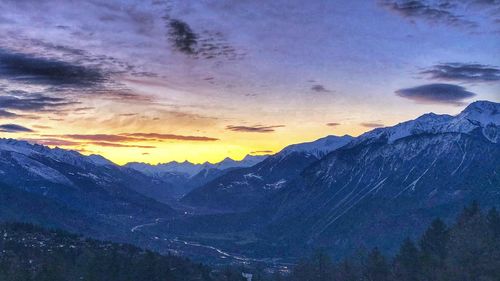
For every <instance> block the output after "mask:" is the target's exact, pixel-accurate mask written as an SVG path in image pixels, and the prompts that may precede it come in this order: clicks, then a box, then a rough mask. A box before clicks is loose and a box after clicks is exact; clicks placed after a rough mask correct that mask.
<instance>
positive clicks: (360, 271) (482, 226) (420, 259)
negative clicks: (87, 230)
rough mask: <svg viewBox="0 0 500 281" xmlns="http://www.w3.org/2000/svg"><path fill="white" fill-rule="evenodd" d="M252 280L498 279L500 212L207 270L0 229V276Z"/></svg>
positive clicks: (121, 247) (466, 212)
mask: <svg viewBox="0 0 500 281" xmlns="http://www.w3.org/2000/svg"><path fill="white" fill-rule="evenodd" d="M242 272H247V273H252V275H253V278H252V281H396V280H398V281H434V280H435V281H438V280H439V281H447V280H450V281H452V280H453V281H475V280H477V281H498V280H500V215H499V213H498V211H497V210H496V209H494V208H493V209H490V210H488V211H482V210H481V208H480V206H479V204H478V203H477V202H473V203H471V204H470V205H469V206H467V207H465V208H464V209H463V211H462V212H461V214H460V215H459V216H458V217H457V219H456V222H455V223H454V224H452V225H446V224H445V223H444V222H443V221H442V220H441V219H439V218H438V219H435V220H434V221H433V222H432V223H431V224H430V226H429V227H428V228H427V230H426V231H425V232H424V233H423V234H422V235H421V236H420V238H419V239H417V240H415V241H413V240H411V239H409V238H408V239H406V240H405V241H403V242H402V244H401V247H400V249H399V251H398V252H397V253H395V254H394V255H386V254H385V253H383V252H381V251H380V250H379V249H378V248H374V249H372V250H369V251H364V250H361V249H360V251H359V252H358V253H357V254H356V255H354V256H351V257H348V258H345V259H343V260H340V261H338V262H335V261H333V260H332V258H331V257H330V256H329V254H328V252H327V251H326V250H322V249H319V250H317V251H315V253H314V254H313V255H311V256H310V257H309V258H306V259H303V260H301V261H300V262H298V263H297V264H296V266H295V267H293V269H292V270H291V271H290V272H278V271H274V272H272V271H271V270H269V269H267V268H266V267H262V266H257V267H253V268H252V267H248V266H245V267H242V266H232V267H222V268H218V267H216V268H210V267H208V266H205V265H202V264H200V263H195V262H192V261H190V260H188V259H185V258H181V257H178V256H173V255H167V256H165V255H160V254H157V253H154V252H151V251H147V250H142V249H140V248H137V247H135V246H131V245H127V244H118V243H111V242H103V241H97V240H93V239H87V238H84V237H82V236H77V235H73V234H70V233H67V232H64V231H60V230H47V229H44V228H41V227H38V226H34V225H32V224H24V223H9V224H3V225H1V226H0V280H1V281H29V280H36V281H38V280H40V281H45V280H46V281H71V280H96V281H97V280H130V281H142V280H144V281H160V280H166V281H177V280H184V281H190V280H207V281H208V280H213V281H240V280H246V279H244V278H243V277H242V274H241V273H242Z"/></svg>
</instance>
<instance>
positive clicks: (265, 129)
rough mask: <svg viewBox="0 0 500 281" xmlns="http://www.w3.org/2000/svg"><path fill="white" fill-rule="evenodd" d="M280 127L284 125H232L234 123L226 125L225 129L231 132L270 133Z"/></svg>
mask: <svg viewBox="0 0 500 281" xmlns="http://www.w3.org/2000/svg"><path fill="white" fill-rule="evenodd" d="M282 127H285V125H272V126H262V125H255V126H234V125H229V126H227V127H226V129H227V130H229V131H233V132H246V133H272V132H274V131H275V129H276V128H282Z"/></svg>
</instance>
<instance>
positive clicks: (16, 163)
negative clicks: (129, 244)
mask: <svg viewBox="0 0 500 281" xmlns="http://www.w3.org/2000/svg"><path fill="white" fill-rule="evenodd" d="M0 175H1V177H0V202H1V207H0V210H1V213H0V220H2V221H26V222H32V223H37V224H41V225H45V226H50V227H58V228H63V229H67V230H71V231H75V232H79V233H84V234H87V235H92V236H95V237H100V238H107V239H111V238H115V239H119V240H123V241H128V240H129V239H130V237H128V236H127V234H128V232H129V231H130V228H131V227H133V226H134V225H137V224H140V223H144V222H149V221H151V220H152V219H155V218H159V217H171V216H175V215H176V212H175V211H174V210H173V209H172V208H170V207H169V206H167V205H164V204H161V203H159V202H157V201H155V200H153V199H150V198H148V197H146V196H144V195H142V194H140V193H138V192H137V191H135V190H136V189H139V188H141V189H148V188H149V189H155V188H156V183H155V182H154V181H153V180H152V179H151V178H148V177H146V176H145V175H143V174H141V173H139V172H136V171H134V170H130V169H126V168H122V167H119V166H117V165H114V164H113V163H111V162H109V161H107V160H105V159H104V158H102V157H100V156H95V155H94V156H84V155H81V154H80V153H78V152H75V151H68V150H64V149H59V148H54V149H50V148H48V147H45V146H42V145H37V144H30V143H28V142H25V141H17V140H13V139H0Z"/></svg>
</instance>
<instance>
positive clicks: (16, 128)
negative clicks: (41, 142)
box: [0, 124, 34, 133]
mask: <svg viewBox="0 0 500 281" xmlns="http://www.w3.org/2000/svg"><path fill="white" fill-rule="evenodd" d="M0 132H4V133H31V132H34V131H33V130H31V129H29V128H26V127H23V126H21V125H17V124H3V125H0Z"/></svg>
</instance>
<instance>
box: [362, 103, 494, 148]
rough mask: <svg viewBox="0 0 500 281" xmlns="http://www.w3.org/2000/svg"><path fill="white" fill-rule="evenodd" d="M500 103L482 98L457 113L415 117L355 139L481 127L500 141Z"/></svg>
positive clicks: (485, 132)
mask: <svg viewBox="0 0 500 281" xmlns="http://www.w3.org/2000/svg"><path fill="white" fill-rule="evenodd" d="M499 126H500V103H494V102H489V101H478V102H474V103H471V104H470V105H469V106H467V107H466V108H465V109H464V110H463V111H462V112H461V113H460V114H458V115H456V116H451V115H446V114H443V115H439V114H434V113H428V114H424V115H422V116H420V117H418V118H417V119H415V120H410V121H406V122H402V123H399V124H397V125H395V126H392V127H384V128H377V129H374V130H372V131H369V132H367V133H364V134H362V135H361V136H359V137H358V138H356V140H355V141H354V143H361V142H364V141H369V140H375V139H384V140H387V142H389V143H392V142H394V141H396V140H398V139H401V138H404V137H407V136H411V135H418V134H423V133H431V134H437V133H446V132H455V133H471V132H472V131H474V130H476V129H478V128H479V129H481V130H482V132H483V135H484V136H485V137H486V138H487V139H489V140H490V141H492V142H498V140H499V139H500V136H499V135H500V134H499V133H498V130H499V129H498V127H499Z"/></svg>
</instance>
